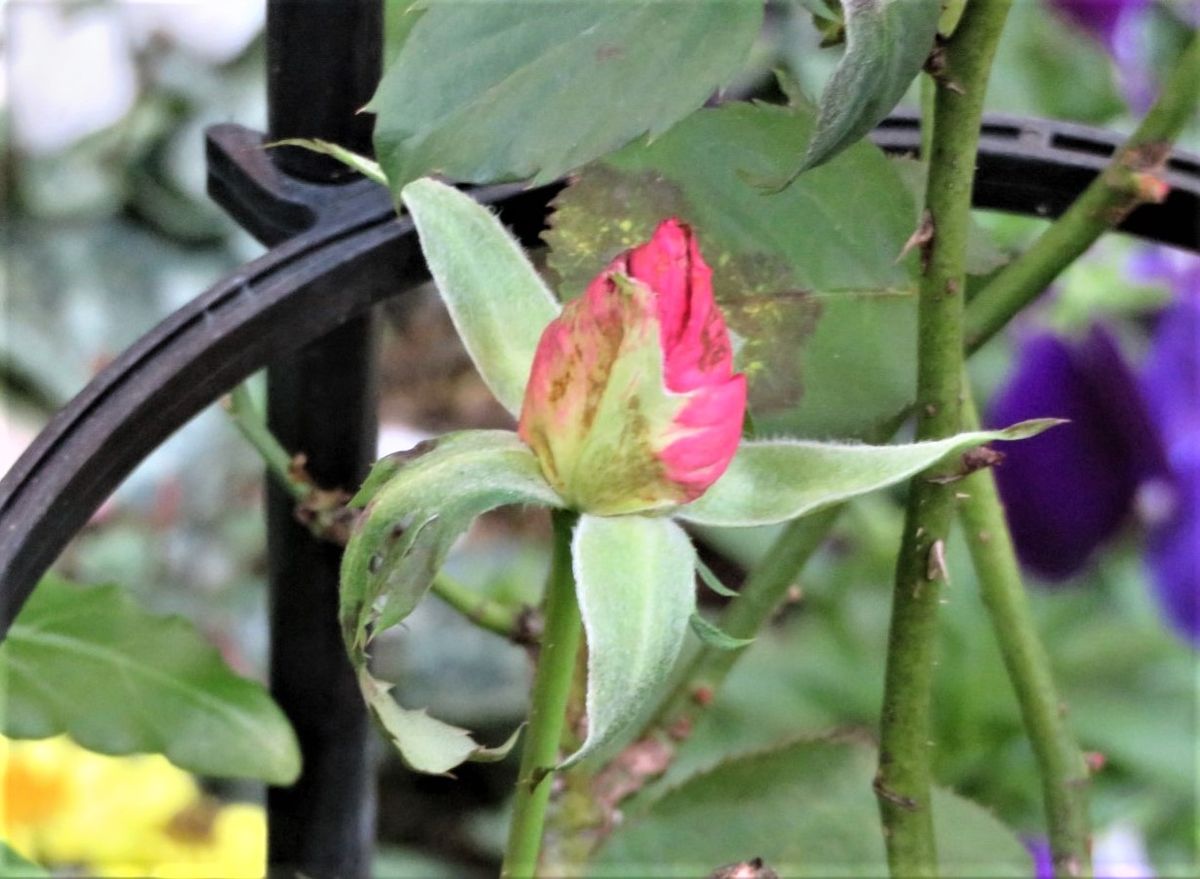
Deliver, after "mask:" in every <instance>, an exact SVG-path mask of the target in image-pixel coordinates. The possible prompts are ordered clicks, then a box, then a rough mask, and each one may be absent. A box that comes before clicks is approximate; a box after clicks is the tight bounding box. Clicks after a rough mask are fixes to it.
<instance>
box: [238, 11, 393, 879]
mask: <svg viewBox="0 0 1200 879" xmlns="http://www.w3.org/2000/svg"><path fill="white" fill-rule="evenodd" d="M382 40H383V4H382V0H332V2H331V0H323V2H312V0H309V2H298V0H268V3H267V28H266V41H267V108H268V116H269V118H268V131H269V135H270V137H271V139H272V140H281V139H284V138H289V137H318V138H323V139H325V140H328V141H330V142H332V143H340V144H344V145H346V146H347V147H349V148H350V149H352V150H355V151H356V152H360V153H366V154H370V152H371V119H370V117H368V116H365V115H360V114H357V113H356V112H355V111H356V110H357V109H358V108H359V107H361V106H362V105H363V104H365V103H366V102H367V101H368V100H370V97H371V94H372V92H373V91H374V90H375V85H376V84H377V83H378V82H379V76H380V72H381V63H382V62H381V59H382V55H383V46H382ZM271 159H272V161H273V164H274V165H275V166H276V167H277V168H279V169H280V170H281V171H283V172H284V173H285V174H288V175H290V176H292V177H296V178H300V179H307V180H311V181H313V182H315V183H316V184H317V185H324V186H326V187H336V188H337V189H340V188H341V187H340V185H339V184H344V183H348V182H352V181H353V175H351V174H348V173H347V171H346V169H345V167H344V166H342V165H341V164H340V163H338V162H336V161H334V160H332V159H330V158H329V157H327V156H321V155H315V154H313V153H312V152H310V151H308V150H303V149H297V148H295V147H281V148H276V149H274V150H273V151H272V153H271ZM242 207H243V209H244V208H245V207H246V206H245V205H244V204H243V205H242ZM253 213H254V211H251V214H252V215H251V216H250V217H245V218H243V220H242V222H243V225H245V226H246V227H247V228H248V229H249V230H250V231H251V232H253V233H254V234H255V235H257V236H258V237H259V238H260V240H262V241H263V242H264V243H266V244H268V245H271V244H278V243H280V241H282V240H284V238H281V237H277V233H275V230H271V231H268V230H267V229H265V228H263V226H262V224H260V223H259V222H258V218H257V217H256V216H253ZM273 233H274V234H273ZM379 280H382V279H379ZM377 283H378V280H377ZM317 290H318V291H319V292H318V294H317V295H319V296H322V297H324V298H331V297H333V296H335V295H336V293H337V289H336V287H333V286H332V285H330V284H328V283H321V282H318V283H317ZM374 342H375V332H374V327H373V320H372V316H371V313H370V312H369V311H368V312H364V313H362V314H359V315H355V316H354V317H350V318H349V319H347V320H346V321H345V322H344V323H342V324H341V325H340V326H338V327H336V328H335V329H333V330H331V331H330V332H329V333H328V334H326V335H324V336H322V337H321V338H320V339H318V340H317V341H316V342H314V343H312V344H310V345H308V346H306V347H304V348H302V349H300V350H299V351H298V352H296V353H295V354H292V355H288V356H285V357H282V358H279V359H278V360H276V361H274V362H273V363H272V364H271V366H270V368H269V369H268V370H267V422H268V424H269V425H270V428H271V430H272V432H274V434H275V435H276V436H277V437H278V438H279V440H280V442H282V443H283V445H284V447H285V448H287V449H289V450H291V451H293V452H302V453H303V454H304V455H305V458H306V466H307V468H308V471H309V472H310V473H311V474H312V476H313V478H314V479H316V480H317V482H318V483H319V484H321V485H324V486H329V487H343V488H348V489H353V488H354V487H355V486H356V485H357V484H358V483H359V482H360V481H361V480H362V479H363V477H364V476H365V475H366V473H367V470H368V468H369V467H370V464H371V461H372V460H374V458H375V443H376V435H377V426H376V408H377V406H376V387H375V385H376V382H375V375H376V370H375V367H374V356H373V355H374ZM340 562H341V550H340V549H339V548H338V547H336V546H332V545H331V544H329V543H325V542H322V541H320V540H318V539H317V538H316V537H315V536H314V535H313V534H311V533H310V532H309V531H308V530H307V529H305V528H304V527H303V526H302V525H301V524H300V523H299V522H297V521H296V517H295V516H294V515H293V501H292V499H291V497H290V496H289V495H288V493H287V492H286V491H284V490H283V489H281V488H280V487H279V485H278V484H277V483H275V482H274V481H272V480H270V478H269V477H268V481H267V578H268V595H269V601H270V685H271V694H272V695H273V696H274V697H275V700H276V701H277V702H278V703H279V705H280V707H281V708H282V709H283V710H284V712H285V713H286V714H287V715H288V717H289V718H290V719H291V721H292V726H293V727H294V728H295V730H296V737H297V739H298V740H299V743H300V753H301V756H302V757H303V760H304V769H303V774H302V775H301V777H300V779H299V780H298V781H297V782H296V784H294V785H292V786H290V787H270V788H268V790H267V814H268V820H269V822H270V833H269V834H268V837H267V863H268V865H269V869H270V874H271V875H272V876H277V875H278V876H291V875H295V874H297V873H300V874H304V875H311V876H316V877H324V876H338V877H348V879H357V877H366V876H368V875H370V853H371V845H372V841H373V840H374V837H375V799H376V796H375V778H374V775H375V773H374V771H373V769H374V767H373V761H372V758H371V753H370V751H371V749H370V748H369V747H368V745H369V743H370V739H369V735H370V719H369V717H368V716H367V712H366V708H365V706H364V705H363V701H362V697H361V696H360V695H359V693H358V686H357V683H356V681H355V676H354V671H353V669H352V668H351V666H350V662H349V660H348V659H347V657H346V651H345V648H344V647H343V646H342V636H341V631H340V628H339V626H338V622H337V607H338V568H339V565H340Z"/></svg>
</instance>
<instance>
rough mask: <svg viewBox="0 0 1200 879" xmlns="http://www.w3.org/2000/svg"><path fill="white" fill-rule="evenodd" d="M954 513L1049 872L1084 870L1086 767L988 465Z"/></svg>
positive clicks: (966, 411) (965, 488) (968, 403)
mask: <svg viewBox="0 0 1200 879" xmlns="http://www.w3.org/2000/svg"><path fill="white" fill-rule="evenodd" d="M963 382H964V384H963V388H964V396H965V400H964V403H963V428H964V429H965V430H977V429H978V428H979V415H978V413H977V412H976V410H975V405H974V402H973V401H972V400H971V398H970V390H969V388H968V387H967V385H966V376H965V375H964V377H963ZM959 485H960V486H961V487H960V489H959V490H960V491H961V493H962V494H964V495H966V497H965V498H963V500H962V503H961V505H960V507H959V518H960V519H961V521H962V525H963V531H964V532H965V533H966V538H967V546H968V547H969V548H970V551H971V560H972V562H973V563H974V566H975V573H976V576H977V577H978V580H979V590H980V595H981V596H982V598H983V603H984V606H985V607H986V608H987V611H988V616H989V617H990V619H991V623H992V628H993V630H994V631H995V634H996V640H997V642H998V643H999V645H1000V653H1001V655H1002V656H1003V658H1004V665H1005V667H1006V668H1007V669H1008V677H1009V680H1010V681H1011V682H1012V686H1013V690H1015V691H1016V695H1017V702H1018V703H1019V704H1020V706H1021V717H1022V720H1023V722H1024V725H1025V731H1026V733H1027V734H1028V736H1029V741H1030V744H1031V745H1032V746H1033V753H1034V757H1035V758H1036V759H1037V763H1038V769H1039V771H1040V774H1041V780H1042V800H1043V802H1044V803H1045V808H1046V823H1047V826H1048V828H1049V835H1050V847H1051V850H1052V851H1053V854H1054V875H1055V876H1057V877H1068V876H1069V877H1075V876H1086V875H1089V874H1090V871H1091V863H1090V860H1091V859H1090V854H1089V844H1088V843H1089V829H1088V828H1089V824H1088V811H1087V784H1088V768H1087V764H1086V763H1085V762H1084V759H1083V754H1082V753H1081V752H1080V750H1079V746H1078V745H1077V744H1076V742H1075V738H1074V736H1073V735H1072V733H1071V730H1070V728H1069V726H1068V725H1067V721H1066V717H1065V716H1064V710H1065V704H1064V703H1063V702H1062V700H1061V699H1060V698H1059V696H1058V691H1057V688H1056V687H1055V685H1054V676H1053V674H1052V673H1051V671H1050V658H1049V656H1048V655H1047V654H1046V650H1045V648H1044V647H1043V646H1042V642H1041V640H1040V639H1039V638H1038V634H1037V627H1036V626H1035V625H1034V622H1033V615H1032V613H1031V611H1030V608H1029V600H1028V598H1027V597H1026V594H1025V589H1024V586H1023V584H1022V582H1021V570H1020V567H1019V566H1018V564H1017V556H1016V552H1015V550H1014V549H1013V542H1012V536H1011V535H1010V534H1009V531H1008V523H1007V521H1006V520H1005V518H1004V507H1003V505H1002V504H1001V502H1000V495H999V493H998V492H997V490H996V480H995V477H994V476H993V475H992V471H991V470H981V471H979V472H977V473H973V474H971V475H970V476H968V477H967V478H966V479H964V480H963V481H962V482H961V483H960V484H959Z"/></svg>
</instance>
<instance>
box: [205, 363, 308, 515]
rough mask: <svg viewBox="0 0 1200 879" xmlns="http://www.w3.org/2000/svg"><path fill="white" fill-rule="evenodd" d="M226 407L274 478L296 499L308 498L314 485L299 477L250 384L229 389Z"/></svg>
mask: <svg viewBox="0 0 1200 879" xmlns="http://www.w3.org/2000/svg"><path fill="white" fill-rule="evenodd" d="M225 411H226V412H228V413H229V417H230V418H231V419H232V421H233V425H234V427H236V428H237V429H238V432H239V433H241V435H242V436H243V437H244V438H245V439H246V441H247V442H248V443H250V445H251V446H253V447H254V450H255V451H256V452H258V454H259V457H260V458H262V459H263V463H264V464H266V465H267V470H269V471H270V473H271V475H272V476H274V477H275V480H276V481H277V482H278V483H279V484H280V485H281V486H283V488H284V489H285V490H286V491H287V493H288V494H290V495H291V496H292V497H293V498H294V499H295V500H296V501H297V502H301V501H304V500H306V499H307V498H308V496H309V495H310V494H312V490H313V486H312V485H310V484H309V483H307V482H305V481H304V480H303V479H300V478H299V477H298V476H297V475H296V474H295V472H294V471H293V470H292V456H291V455H289V454H288V453H287V450H286V449H285V448H284V447H283V444H282V443H280V442H279V440H278V439H276V438H275V434H273V433H271V430H270V428H268V427H267V421H266V419H265V418H264V417H263V416H262V413H261V412H259V411H258V407H257V406H255V405H254V400H253V398H252V397H251V395H250V388H249V387H247V386H246V385H244V384H243V385H238V386H237V387H236V388H234V389H233V390H232V391H230V393H229V396H228V397H227V398H226V402H225Z"/></svg>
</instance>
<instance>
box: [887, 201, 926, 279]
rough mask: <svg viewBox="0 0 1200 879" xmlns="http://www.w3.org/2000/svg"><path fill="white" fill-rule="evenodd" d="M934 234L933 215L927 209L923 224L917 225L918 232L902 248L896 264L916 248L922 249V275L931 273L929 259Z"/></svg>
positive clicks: (922, 220)
mask: <svg viewBox="0 0 1200 879" xmlns="http://www.w3.org/2000/svg"><path fill="white" fill-rule="evenodd" d="M934 233H935V229H934V225H933V214H932V213H930V211H929V208H926V209H925V210H923V211H922V212H921V222H920V223H918V224H917V228H916V231H914V232H913V233H912V235H910V236H908V240H907V241H905V242H904V246H903V247H901V248H900V254H899V256H897V257H896V262H900V260H902V259H904V257H906V256H908V254H909V253H911V252H912V250H913V249H914V248H917V247H919V248H920V249H921V274H925V272H927V271H929V257H930V255H931V251H932V249H933V248H932V244H933V238H934Z"/></svg>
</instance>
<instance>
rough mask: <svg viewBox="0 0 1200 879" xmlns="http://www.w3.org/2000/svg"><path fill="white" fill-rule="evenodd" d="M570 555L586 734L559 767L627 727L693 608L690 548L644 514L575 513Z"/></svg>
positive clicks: (671, 657)
mask: <svg viewBox="0 0 1200 879" xmlns="http://www.w3.org/2000/svg"><path fill="white" fill-rule="evenodd" d="M571 556H572V560H573V568H574V573H575V588H576V593H577V595H578V597H579V611H580V614H581V615H582V617H583V628H584V633H585V635H586V637H587V647H588V671H587V717H588V731H587V738H586V739H585V740H584V743H583V745H582V746H581V747H580V748H579V750H578V751H576V752H575V753H574V754H572V755H571V756H569V757H568V758H567V759H566V760H564V761H563V762H562V764H560V766H559V767H558V768H559V769H563V768H566V767H568V766H572V765H574V764H576V763H578V762H579V761H580V760H583V759H584V758H585V757H588V756H589V755H591V754H593V753H595V752H596V751H597V750H599V749H600V748H602V747H604V746H605V745H607V744H609V743H610V742H612V741H613V740H615V739H616V738H617V737H619V736H620V735H621V734H622V733H624V732H626V731H628V730H629V729H630V727H631V726H632V725H633V724H634V723H635V722H636V721H637V719H638V718H639V717H640V715H641V714H642V712H643V711H644V710H645V708H646V707H647V705H649V704H650V703H651V702H652V701H653V700H654V699H655V698H656V696H657V695H658V692H659V690H660V689H661V687H662V686H663V685H664V684H665V683H666V682H667V679H668V677H669V676H670V673H671V669H672V667H673V666H674V664H675V660H676V658H677V657H678V656H679V651H680V648H681V647H682V646H683V640H684V635H685V634H686V632H687V626H688V618H689V617H691V615H692V613H693V612H694V611H695V609H696V588H695V574H694V571H695V557H696V555H695V551H694V550H693V549H692V544H691V541H690V540H689V539H688V536H687V534H685V533H684V531H683V529H682V528H680V527H679V526H678V525H676V524H675V523H674V522H672V521H671V520H669V519H662V518H651V517H649V516H616V517H600V516H588V515H584V516H580V517H579V524H578V525H576V526H575V534H574V537H573V540H572V546H571Z"/></svg>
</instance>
